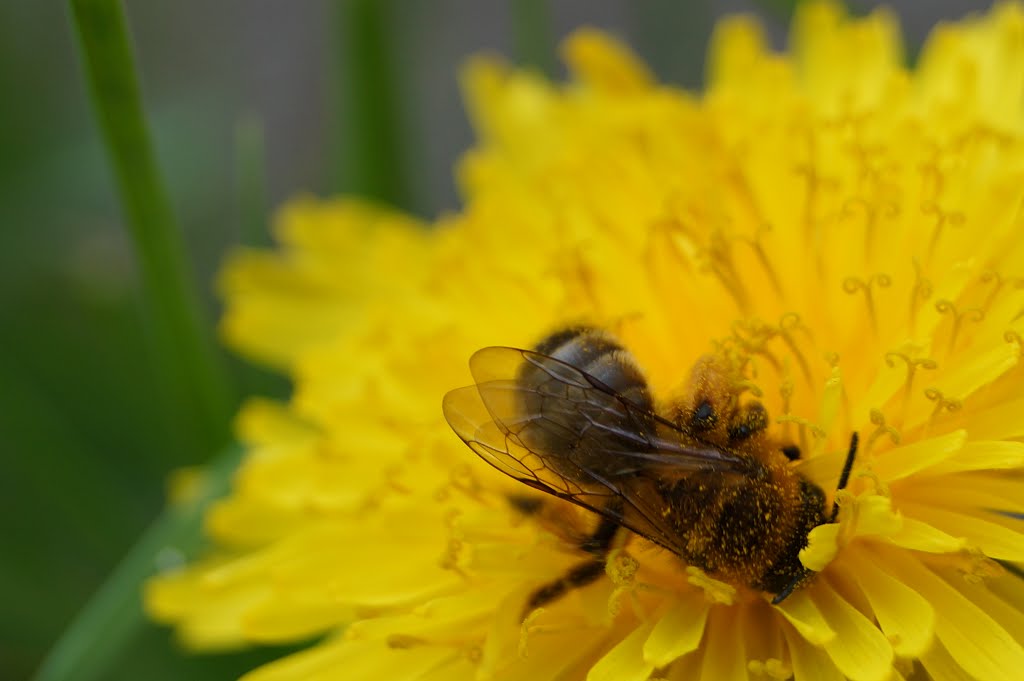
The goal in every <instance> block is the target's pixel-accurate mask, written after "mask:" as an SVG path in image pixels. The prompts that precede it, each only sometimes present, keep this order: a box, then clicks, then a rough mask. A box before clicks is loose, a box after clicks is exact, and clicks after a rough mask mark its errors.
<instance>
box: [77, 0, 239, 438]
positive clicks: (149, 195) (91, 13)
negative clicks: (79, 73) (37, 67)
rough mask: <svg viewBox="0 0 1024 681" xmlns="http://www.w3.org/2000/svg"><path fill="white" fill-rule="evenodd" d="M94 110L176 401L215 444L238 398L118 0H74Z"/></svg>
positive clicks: (161, 358) (161, 356)
mask: <svg viewBox="0 0 1024 681" xmlns="http://www.w3.org/2000/svg"><path fill="white" fill-rule="evenodd" d="M70 7H71V13H72V17H73V23H74V27H75V30H76V34H77V38H78V47H79V52H80V55H81V60H82V63H83V66H84V70H85V77H86V80H87V81H88V84H89V91H90V94H91V98H92V104H93V108H94V110H95V113H96V118H97V121H98V123H99V127H100V131H101V133H102V135H103V140H104V144H105V147H106V150H107V153H108V154H109V156H110V162H111V164H112V165H113V168H114V172H115V175H116V177H117V185H118V190H119V194H120V199H121V204H122V207H123V210H124V212H125V215H126V217H127V222H128V225H129V228H130V230H131V234H132V238H133V241H134V243H135V249H136V253H137V257H138V261H139V267H140V270H141V273H142V279H143V286H144V293H145V300H146V303H147V307H148V309H149V312H150V319H149V322H150V324H151V326H152V336H153V342H154V344H155V345H156V350H157V352H158V353H159V360H160V361H161V363H162V364H163V365H164V367H165V369H167V371H166V373H167V375H168V377H169V379H170V388H171V389H172V390H173V391H174V393H175V398H176V401H177V402H179V403H181V404H185V405H192V406H191V408H192V409H193V410H194V413H193V415H192V417H193V419H194V420H195V421H196V422H197V424H198V425H199V427H200V429H201V430H203V431H204V434H205V435H206V442H209V443H210V445H211V447H219V446H221V445H223V443H224V442H225V441H226V440H227V433H228V430H227V428H228V422H229V418H230V414H231V409H232V404H233V397H232V390H231V388H230V386H229V384H228V380H227V374H226V371H225V369H224V366H223V364H222V361H221V358H220V356H219V354H218V352H217V350H216V348H215V346H214V345H213V342H212V340H211V338H210V335H209V332H208V328H209V327H208V325H207V324H206V323H205V321H204V315H203V313H202V310H201V307H200V304H199V300H198V296H197V295H196V292H195V289H194V287H193V284H192V280H191V276H190V272H189V267H188V263H187V261H186V258H185V249H184V246H183V244H182V239H181V233H180V231H179V229H178V227H177V224H176V221H175V218H174V216H173V213H172V211H171V205H170V201H169V200H168V197H167V193H166V191H165V190H164V187H163V183H162V181H161V178H160V175H159V172H158V169H157V164H156V161H155V158H154V153H153V147H152V143H151V141H150V137H149V131H148V129H147V127H146V119H145V115H144V113H143V109H142V98H141V94H140V90H139V82H138V78H137V76H136V72H135V63H134V57H133V54H132V46H131V43H130V37H129V35H128V27H127V23H126V21H125V17H124V12H123V8H122V6H121V3H120V2H119V0H70Z"/></svg>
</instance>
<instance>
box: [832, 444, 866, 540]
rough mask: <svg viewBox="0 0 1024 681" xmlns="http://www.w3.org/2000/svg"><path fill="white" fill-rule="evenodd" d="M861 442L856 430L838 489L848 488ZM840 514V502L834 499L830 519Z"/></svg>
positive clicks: (834, 519)
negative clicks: (858, 444) (858, 445)
mask: <svg viewBox="0 0 1024 681" xmlns="http://www.w3.org/2000/svg"><path fill="white" fill-rule="evenodd" d="M858 442H860V438H859V437H858V436H857V433H856V431H855V432H854V433H853V434H852V435H850V449H849V451H848V452H847V453H846V463H844V464H843V472H842V473H840V474H839V485H838V486H837V487H836V491H837V492H838V491H840V490H843V489H846V484H847V483H848V482H850V472H851V471H853V462H854V461H855V460H856V459H857V443H858ZM838 516H839V504H837V503H836V501H835V499H833V500H832V515H831V516H829V519H828V521H829V522H830V523H834V522H835V521H836V518H837V517H838Z"/></svg>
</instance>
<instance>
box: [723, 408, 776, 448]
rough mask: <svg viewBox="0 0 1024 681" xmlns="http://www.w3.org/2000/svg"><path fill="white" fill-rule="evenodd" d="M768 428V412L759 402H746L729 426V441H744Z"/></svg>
mask: <svg viewBox="0 0 1024 681" xmlns="http://www.w3.org/2000/svg"><path fill="white" fill-rule="evenodd" d="M767 427H768V411H767V410H766V409H765V408H764V405H763V404H761V403H760V402H748V403H747V404H745V405H743V407H741V408H740V410H739V411H738V412H737V413H736V416H735V417H734V418H733V420H732V422H731V423H730V424H729V439H730V440H746V439H747V438H748V437H750V436H751V435H753V434H754V433H757V432H760V431H762V430H764V429H765V428H767Z"/></svg>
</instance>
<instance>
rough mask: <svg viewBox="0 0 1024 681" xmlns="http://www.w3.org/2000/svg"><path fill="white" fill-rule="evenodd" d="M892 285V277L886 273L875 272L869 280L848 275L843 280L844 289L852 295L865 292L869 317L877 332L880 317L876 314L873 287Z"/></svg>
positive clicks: (872, 326) (873, 328)
mask: <svg viewBox="0 0 1024 681" xmlns="http://www.w3.org/2000/svg"><path fill="white" fill-rule="evenodd" d="M891 285H892V279H891V278H890V277H889V275H888V274H884V273H880V274H874V275H872V276H871V277H869V278H868V280H867V281H864V280H863V279H860V278H859V277H847V278H846V279H844V280H843V290H844V291H845V292H847V293H849V294H851V295H853V294H855V293H857V292H859V291H862V292H863V293H864V302H865V303H866V304H867V307H868V318H869V319H870V320H871V328H872V330H873V331H875V332H876V333H877V332H878V317H877V316H876V315H875V299H874V294H873V291H872V289H873V288H874V287H875V286H878V288H889V286H891Z"/></svg>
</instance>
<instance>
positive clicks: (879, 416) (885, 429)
mask: <svg viewBox="0 0 1024 681" xmlns="http://www.w3.org/2000/svg"><path fill="white" fill-rule="evenodd" d="M869 419H870V420H871V423H872V424H873V425H874V426H876V427H875V430H874V431H872V433H871V434H870V435H868V437H867V440H866V441H865V443H864V455H865V458H866V456H867V455H868V454H870V453H871V450H872V448H873V447H874V446H875V442H876V441H877V440H878V438H880V437H882V436H883V435H888V436H889V441H890V442H892V443H893V444H894V445H898V444H899V443H900V441H901V440H902V437H901V436H900V432H899V431H898V430H896V429H895V428H893V427H892V426H890V425H888V424H886V422H885V414H883V413H882V410H881V409H872V410H871V412H870V414H869Z"/></svg>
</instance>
